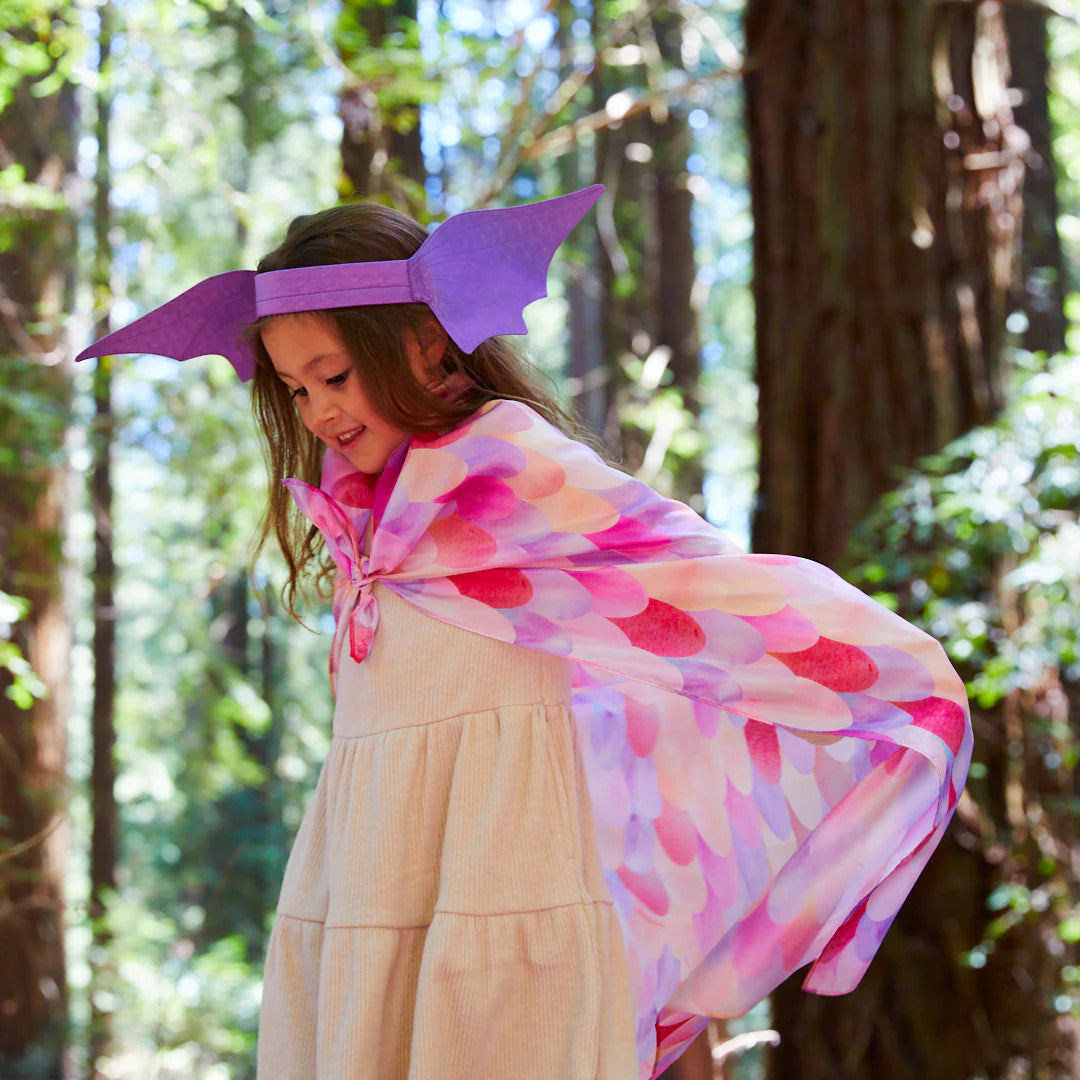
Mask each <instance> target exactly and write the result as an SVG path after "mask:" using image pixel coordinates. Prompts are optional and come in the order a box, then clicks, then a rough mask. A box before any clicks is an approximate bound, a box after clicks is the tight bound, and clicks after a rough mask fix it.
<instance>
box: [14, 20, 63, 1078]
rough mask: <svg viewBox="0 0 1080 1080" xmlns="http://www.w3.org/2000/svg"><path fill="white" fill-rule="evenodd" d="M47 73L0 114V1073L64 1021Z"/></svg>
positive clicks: (58, 1058) (55, 133)
mask: <svg viewBox="0 0 1080 1080" xmlns="http://www.w3.org/2000/svg"><path fill="white" fill-rule="evenodd" d="M45 25H46V26H47V25H48V24H47V23H46V24H45ZM43 32H45V33H48V31H47V30H46V31H43ZM45 44H47V43H42V47H43V48H44V47H45ZM49 75H51V72H46V73H45V74H44V75H43V76H38V77H33V78H31V77H28V78H26V79H24V80H23V81H22V82H21V83H19V84H18V86H17V87H16V88H15V91H14V97H13V99H12V100H11V102H10V103H9V104H8V105H7V107H6V108H5V109H4V111H3V113H2V114H0V163H2V164H5V165H6V164H8V163H11V162H15V163H18V164H20V165H21V166H22V167H23V168H24V169H25V176H26V179H27V181H28V182H32V183H37V184H38V185H40V190H41V192H42V193H43V194H46V195H47V196H48V197H49V201H50V205H49V206H47V207H43V208H40V209H32V208H26V209H19V210H12V209H5V213H4V234H3V236H2V237H0V359H2V362H3V366H4V369H5V370H4V383H5V385H6V388H7V389H6V392H5V393H4V395H2V399H0V447H2V449H3V453H0V590H3V591H4V592H7V593H11V594H14V595H17V596H22V597H25V598H26V599H27V600H28V601H29V604H30V610H29V614H28V615H27V617H26V618H25V619H24V620H22V621H21V622H20V623H18V624H17V625H16V626H15V627H14V629H13V633H12V639H13V640H14V642H15V643H16V644H17V645H18V646H19V647H20V648H21V650H22V653H23V655H24V656H25V657H26V658H27V660H28V661H29V662H30V664H31V665H32V666H33V668H34V670H35V671H36V672H37V674H38V675H39V676H40V678H41V680H42V681H43V683H44V684H45V687H46V689H47V696H45V697H43V698H38V699H36V700H35V701H34V702H33V704H32V706H31V707H30V708H29V709H25V710H24V709H22V708H19V707H18V706H17V704H16V703H15V701H13V700H12V699H11V698H10V697H8V696H7V695H6V694H4V693H3V691H4V690H6V689H7V688H8V686H9V685H10V682H11V679H10V676H9V673H8V672H7V671H6V670H4V669H2V668H0V958H2V960H0V1076H22V1077H34V1078H38V1077H40V1078H46V1077H48V1078H52V1077H57V1076H59V1075H60V1073H61V1069H62V1067H63V1061H64V1055H65V1045H66V1034H67V1032H66V1026H67V982H66V977H65V970H64V936H63V933H64V894H63V876H64V865H65V861H66V833H65V826H64V806H65V801H66V777H65V774H66V767H65V766H66V761H65V758H66V743H65V726H64V722H65V715H66V707H67V696H68V695H67V686H68V668H69V666H70V654H71V635H70V626H69V618H68V615H67V612H66V610H65V605H64V589H63V576H64V571H63V546H62V545H63V535H64V529H65V510H66V507H67V506H68V505H69V503H70V492H69V491H68V486H69V485H68V471H67V466H66V462H65V454H64V436H65V433H66V430H67V427H68V424H69V423H70V414H71V372H70V360H69V356H68V351H67V344H66V339H65V336H64V333H63V329H62V327H63V318H64V315H65V313H66V312H67V311H68V310H69V309H70V306H71V286H72V269H73V265H74V255H75V228H74V221H73V219H72V216H71V214H70V213H69V212H68V210H67V207H66V205H65V203H64V194H63V193H64V186H65V184H66V183H67V182H69V181H70V180H72V179H73V178H74V174H75V116H76V113H75V95H74V87H73V86H71V85H70V84H67V83H62V84H61V85H60V86H59V87H58V88H56V89H55V90H54V91H53V92H52V93H48V94H44V95H39V94H38V93H35V89H36V84H38V83H40V82H42V81H43V79H44V78H47V77H49Z"/></svg>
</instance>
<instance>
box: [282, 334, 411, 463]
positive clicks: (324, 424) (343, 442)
mask: <svg viewBox="0 0 1080 1080" xmlns="http://www.w3.org/2000/svg"><path fill="white" fill-rule="evenodd" d="M261 336H262V343H263V345H264V347H265V348H266V352H267V354H268V355H269V357H270V362H271V363H272V364H273V365H274V371H275V372H277V375H278V378H279V379H281V381H282V382H283V383H284V384H285V385H286V386H287V387H288V388H289V391H290V393H291V394H292V397H293V401H294V402H295V403H296V409H297V412H298V413H299V414H300V419H301V421H302V422H303V424H304V426H305V427H306V428H307V429H308V431H310V432H311V433H312V434H313V435H315V436H316V437H317V438H319V439H321V440H322V441H323V442H324V443H326V445H327V446H329V447H330V448H331V449H333V450H336V451H337V452H338V453H339V454H341V455H343V456H344V457H345V458H346V459H347V460H348V461H349V462H350V463H351V464H352V465H354V466H355V467H356V468H357V469H359V470H360V471H361V472H364V473H378V472H381V471H382V469H383V467H384V466H385V465H386V463H387V461H388V460H389V458H390V455H391V454H392V453H393V452H394V450H395V449H396V448H397V447H398V446H399V445H400V444H401V442H402V441H403V440H404V439H405V438H407V437H408V435H409V432H407V431H402V430H401V429H399V428H396V427H394V426H393V424H391V423H389V422H388V421H386V420H384V419H383V418H382V417H381V416H380V415H379V413H377V412H376V411H375V409H374V408H373V407H372V406H371V405H370V404H369V403H368V399H367V397H366V395H365V394H364V391H363V389H362V388H361V386H360V377H359V376H358V375H357V373H356V368H355V366H354V364H353V360H352V357H351V356H350V355H349V354H348V352H346V350H345V346H344V344H343V343H342V341H341V340H340V338H339V337H338V335H337V333H336V331H335V328H334V326H333V324H332V323H329V322H327V320H326V319H324V318H322V317H321V316H319V315H316V314H309V313H300V314H297V315H285V316H280V317H278V318H275V319H272V320H271V321H270V322H269V323H268V324H267V325H266V326H264V327H263V329H262V331H261ZM403 342H404V345H405V348H406V351H407V352H408V355H409V364H410V366H411V367H412V370H413V374H414V375H415V376H416V378H417V379H418V380H419V381H420V382H422V383H429V382H431V381H432V375H431V372H430V364H431V361H430V360H428V359H427V358H426V357H425V354H424V350H423V349H422V348H421V346H420V344H419V343H418V342H417V340H416V338H415V337H414V335H413V334H411V333H409V332H408V331H406V332H405V333H404V334H403Z"/></svg>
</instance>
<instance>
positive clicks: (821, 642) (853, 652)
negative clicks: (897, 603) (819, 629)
mask: <svg viewBox="0 0 1080 1080" xmlns="http://www.w3.org/2000/svg"><path fill="white" fill-rule="evenodd" d="M769 655H770V656H775V657H776V659H777V660H779V661H781V663H784V664H786V665H787V666H788V667H789V668H790V669H791V670H792V672H793V673H794V674H796V675H798V676H800V677H801V678H803V679H810V680H811V681H812V682H816V683H819V684H820V685H821V686H824V687H825V689H826V690H833V691H835V692H836V693H838V694H858V693H860V692H861V691H863V690H869V689H870V687H871V686H873V685H874V683H876V682H877V679H878V666H877V664H875V663H874V661H873V660H871V659H870V657H869V656H867V655H866V653H864V652H863V651H862V649H860V648H859V647H858V646H856V645H845V644H844V643H843V642H842V641H833V640H832V639H831V638H827V637H821V638H818V639H817V641H815V642H814V644H813V645H811V646H810V648H809V649H803V650H802V651H800V652H789V653H781V652H774V653H770V654H769Z"/></svg>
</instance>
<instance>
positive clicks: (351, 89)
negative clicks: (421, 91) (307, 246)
mask: <svg viewBox="0 0 1080 1080" xmlns="http://www.w3.org/2000/svg"><path fill="white" fill-rule="evenodd" d="M415 25H416V0H389V2H388V3H382V2H380V0H346V3H344V4H343V5H342V9H341V13H340V15H339V21H338V31H337V35H336V36H337V47H338V53H339V55H340V56H341V59H342V61H343V62H344V64H345V66H346V67H351V66H353V65H355V64H356V62H357V61H358V60H362V59H363V58H364V54H365V52H367V51H369V50H373V49H377V48H378V47H379V46H380V45H382V44H383V43H384V42H385V41H386V39H387V38H388V37H389V36H390V35H391V34H394V33H402V32H403V31H404V30H405V28H408V27H415ZM391 74H392V73H391ZM386 75H387V73H386V72H383V73H380V79H369V78H365V77H364V76H363V75H358V76H357V77H356V78H355V79H352V80H347V81H346V83H345V85H344V86H343V87H342V90H341V94H340V98H339V101H338V112H339V115H340V116H341V122H342V132H341V164H342V172H343V179H342V184H341V196H342V198H345V199H360V198H370V197H373V196H376V197H385V198H389V199H390V200H391V201H392V202H393V204H394V205H395V206H397V207H398V209H400V210H404V211H406V212H408V211H409V210H410V209H411V210H413V211H414V212H415V211H418V210H420V209H422V204H423V199H422V196H421V193H422V191H423V181H424V158H423V154H422V153H421V149H420V106H419V104H417V103H415V102H409V101H400V100H396V98H395V99H394V100H393V101H392V103H391V98H390V96H388V95H385V94H384V95H382V96H380V89H382V88H381V86H380V85H379V82H380V80H381V81H382V82H385V81H386Z"/></svg>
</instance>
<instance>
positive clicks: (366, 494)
mask: <svg viewBox="0 0 1080 1080" xmlns="http://www.w3.org/2000/svg"><path fill="white" fill-rule="evenodd" d="M330 494H331V495H332V496H333V497H334V498H335V499H337V501H338V502H339V503H342V504H343V505H345V506H355V507H359V508H360V509H362V510H363V509H366V508H367V507H369V506H371V502H372V499H373V498H374V497H375V483H374V481H373V480H372V478H371V477H370V476H369V475H368V474H367V473H351V474H350V475H348V476H344V477H342V478H341V479H340V480H339V481H338V482H337V483H336V484H335V485H334V488H333V490H332V491H331V492H330Z"/></svg>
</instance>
